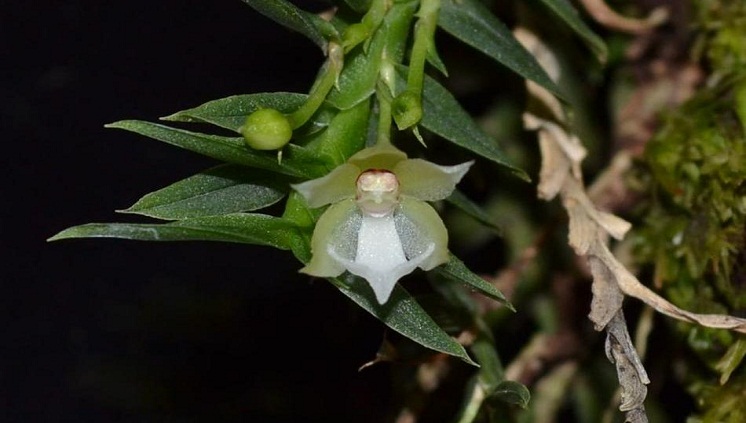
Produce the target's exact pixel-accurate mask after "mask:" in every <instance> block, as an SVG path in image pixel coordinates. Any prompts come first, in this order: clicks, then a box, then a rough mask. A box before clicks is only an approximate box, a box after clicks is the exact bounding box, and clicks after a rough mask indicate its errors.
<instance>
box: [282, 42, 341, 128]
mask: <svg viewBox="0 0 746 423" xmlns="http://www.w3.org/2000/svg"><path fill="white" fill-rule="evenodd" d="M343 64H344V52H343V49H342V46H340V45H339V44H337V43H335V42H329V57H328V58H327V59H326V63H325V64H324V69H323V71H322V74H321V76H320V77H319V78H318V79H317V80H316V82H315V83H314V85H313V87H311V92H310V93H309V94H308V99H307V100H306V102H305V103H304V104H303V105H302V106H301V107H300V108H299V109H298V110H296V111H295V112H293V113H291V114H290V115H289V116H288V119H289V120H290V124H291V126H292V127H293V129H297V128H300V127H301V126H303V124H305V123H306V122H308V119H310V118H311V116H313V114H314V113H316V110H318V108H319V107H320V106H321V103H323V102H324V99H326V95H327V94H329V91H331V89H332V87H333V86H334V84H335V83H336V82H337V78H338V77H339V73H340V72H341V71H342V66H343Z"/></svg>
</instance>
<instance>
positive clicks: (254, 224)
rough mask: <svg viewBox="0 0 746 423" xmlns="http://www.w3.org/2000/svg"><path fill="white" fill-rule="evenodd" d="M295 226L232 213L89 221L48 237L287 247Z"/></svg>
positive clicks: (54, 238) (283, 248)
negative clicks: (152, 221) (154, 220)
mask: <svg viewBox="0 0 746 423" xmlns="http://www.w3.org/2000/svg"><path fill="white" fill-rule="evenodd" d="M296 231H297V227H296V226H295V225H294V224H293V223H292V222H289V221H287V220H284V219H282V218H279V217H274V216H268V215H264V214H251V213H235V214H229V215H223V216H210V217H198V218H192V219H185V220H180V221H177V222H171V223H161V224H149V223H89V224H87V225H80V226H73V227H72V228H68V229H65V230H63V231H62V232H60V233H58V234H57V235H55V236H53V237H51V238H49V239H48V241H58V240H61V239H71V238H120V239H130V240H138V241H223V242H238V243H243V244H255V245H267V246H270V247H275V248H279V249H282V250H288V249H290V248H291V242H292V241H293V240H294V239H295V233H296Z"/></svg>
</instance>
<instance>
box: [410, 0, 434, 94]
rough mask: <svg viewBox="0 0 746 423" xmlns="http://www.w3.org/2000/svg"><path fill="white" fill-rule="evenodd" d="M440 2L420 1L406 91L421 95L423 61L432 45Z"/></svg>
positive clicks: (423, 72)
mask: <svg viewBox="0 0 746 423" xmlns="http://www.w3.org/2000/svg"><path fill="white" fill-rule="evenodd" d="M439 10H440V0H422V2H421V3H420V10H419V11H417V16H418V17H419V19H418V21H417V24H416V27H415V33H414V44H413V45H412V53H411V55H410V57H409V75H407V91H413V92H415V93H417V94H418V95H419V96H421V95H422V86H423V81H424V79H425V60H426V59H427V52H428V50H430V48H431V46H432V45H433V36H434V35H435V28H436V26H437V24H438V11H439Z"/></svg>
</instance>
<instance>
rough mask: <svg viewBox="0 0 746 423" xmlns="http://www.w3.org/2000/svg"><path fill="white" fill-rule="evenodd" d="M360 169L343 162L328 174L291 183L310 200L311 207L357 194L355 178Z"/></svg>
mask: <svg viewBox="0 0 746 423" xmlns="http://www.w3.org/2000/svg"><path fill="white" fill-rule="evenodd" d="M359 174H360V169H359V168H358V167H357V166H354V165H351V164H343V165H342V166H339V167H337V168H336V169H334V170H332V171H331V172H329V173H328V174H327V175H326V176H322V177H321V178H317V179H312V180H310V181H306V182H302V183H300V184H295V185H291V186H292V187H293V189H294V190H296V191H298V193H300V195H302V196H303V198H305V199H306V201H307V202H308V206H309V207H311V208H317V207H321V206H325V205H327V204H331V203H336V202H337V201H340V200H343V199H345V198H351V197H354V196H355V180H357V177H358V175H359Z"/></svg>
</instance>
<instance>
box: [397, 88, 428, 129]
mask: <svg viewBox="0 0 746 423" xmlns="http://www.w3.org/2000/svg"><path fill="white" fill-rule="evenodd" d="M391 108H392V114H393V115H394V121H395V122H396V126H398V127H399V129H400V130H404V129H407V128H409V127H411V126H414V125H416V124H417V123H418V122H419V121H420V120H421V119H422V99H421V98H420V95H419V94H418V93H416V92H414V91H404V92H403V93H401V94H399V95H398V96H397V97H396V98H395V99H394V102H393V103H392V105H391Z"/></svg>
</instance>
